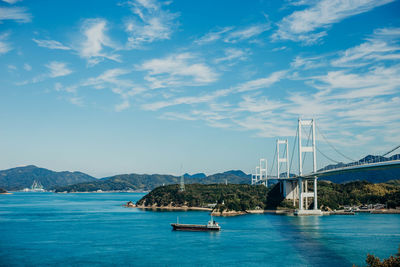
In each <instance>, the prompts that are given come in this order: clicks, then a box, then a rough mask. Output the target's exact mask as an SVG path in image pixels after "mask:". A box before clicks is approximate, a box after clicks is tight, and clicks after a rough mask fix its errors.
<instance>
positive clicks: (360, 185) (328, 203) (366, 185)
mask: <svg viewBox="0 0 400 267" xmlns="http://www.w3.org/2000/svg"><path fill="white" fill-rule="evenodd" d="M318 201H319V204H320V205H323V206H325V207H330V208H331V209H338V208H339V207H343V206H351V205H361V204H376V203H381V204H387V205H388V208H395V207H398V206H400V184H398V183H396V182H394V181H391V182H390V183H381V184H373V183H370V182H366V181H355V182H349V183H346V184H334V183H331V182H326V181H319V182H318Z"/></svg>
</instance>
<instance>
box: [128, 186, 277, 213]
mask: <svg viewBox="0 0 400 267" xmlns="http://www.w3.org/2000/svg"><path fill="white" fill-rule="evenodd" d="M278 189H279V188H278ZM270 191H273V190H271V189H268V188H266V187H265V186H263V185H258V186H251V185H244V184H228V185H225V184H209V185H203V184H189V185H187V186H186V187H185V191H183V192H181V191H180V190H179V185H168V186H161V187H157V188H155V189H154V190H153V191H151V192H150V193H148V194H147V195H146V196H144V197H143V198H142V199H140V200H139V201H138V202H137V203H136V204H137V205H139V206H140V205H144V206H153V205H155V206H158V207H163V206H168V205H171V206H175V207H181V206H183V205H186V206H189V207H207V205H208V204H217V206H216V207H217V209H219V210H235V211H245V210H249V209H255V208H256V207H259V208H266V207H267V206H268V195H269V194H270ZM270 206H271V205H270Z"/></svg>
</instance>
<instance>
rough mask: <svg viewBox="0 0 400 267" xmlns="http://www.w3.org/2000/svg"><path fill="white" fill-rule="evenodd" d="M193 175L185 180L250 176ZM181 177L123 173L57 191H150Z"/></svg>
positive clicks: (209, 181)
mask: <svg viewBox="0 0 400 267" xmlns="http://www.w3.org/2000/svg"><path fill="white" fill-rule="evenodd" d="M195 176H197V177H194V176H191V178H187V179H186V180H185V183H186V184H191V183H201V184H216V183H225V181H227V182H229V183H236V184H244V183H249V181H250V178H249V176H248V175H247V174H245V173H244V172H242V171H228V172H224V173H217V174H213V175H210V176H207V177H205V178H202V176H201V175H195ZM179 180H180V177H178V176H173V175H163V174H151V175H149V174H123V175H116V176H112V177H108V178H103V179H99V180H95V181H90V182H86V183H80V184H74V185H70V186H62V187H57V188H56V192H95V191H97V190H102V191H128V190H141V191H149V190H152V189H154V188H156V187H158V186H162V185H163V184H165V185H168V184H177V183H179Z"/></svg>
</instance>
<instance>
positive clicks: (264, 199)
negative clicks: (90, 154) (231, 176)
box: [137, 181, 400, 211]
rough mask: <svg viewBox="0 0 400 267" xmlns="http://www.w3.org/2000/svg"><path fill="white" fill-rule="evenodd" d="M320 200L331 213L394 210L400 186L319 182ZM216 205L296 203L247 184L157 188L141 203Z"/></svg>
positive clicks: (273, 189) (240, 206)
mask: <svg viewBox="0 0 400 267" xmlns="http://www.w3.org/2000/svg"><path fill="white" fill-rule="evenodd" d="M318 200H319V203H320V206H321V205H322V206H323V207H325V208H330V209H338V208H340V207H343V206H347V205H361V204H376V203H381V204H387V206H388V207H389V208H394V207H397V206H400V184H399V183H397V182H394V181H393V182H390V183H383V184H372V183H369V182H365V181H364V182H359V181H356V182H351V183H347V184H334V183H331V182H326V181H319V182H318ZM214 203H215V204H216V208H217V209H218V210H220V211H222V210H234V211H245V210H251V209H282V208H285V209H293V208H295V207H294V206H293V202H292V201H290V200H284V199H283V197H282V196H281V193H280V189H279V185H278V184H277V185H274V186H271V187H270V188H266V187H264V186H262V185H259V186H251V185H244V184H242V185H240V184H228V185H224V184H210V185H202V184H187V185H186V187H185V191H184V192H181V191H180V190H179V185H177V184H174V185H168V186H161V187H157V188H156V189H154V190H153V191H151V192H150V193H149V194H147V195H146V196H144V197H143V198H142V199H140V200H139V201H138V202H137V204H138V205H145V206H153V205H155V206H158V207H162V206H168V205H171V206H183V205H186V206H189V207H206V206H207V205H208V204H214ZM312 205H313V203H310V206H312Z"/></svg>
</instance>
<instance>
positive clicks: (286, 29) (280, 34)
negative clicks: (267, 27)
mask: <svg viewBox="0 0 400 267" xmlns="http://www.w3.org/2000/svg"><path fill="white" fill-rule="evenodd" d="M393 1H394V0H363V1H359V0H322V1H317V2H316V3H315V4H314V5H312V6H311V7H309V8H307V9H305V10H301V11H295V12H293V13H292V14H291V15H289V16H287V17H285V18H283V19H282V21H281V22H279V23H278V30H277V31H276V32H275V33H274V34H273V36H272V37H273V39H275V40H278V39H281V40H292V41H296V42H302V43H304V44H306V45H310V44H313V43H316V42H318V41H319V40H320V39H321V38H322V37H324V36H325V35H326V34H327V33H326V29H327V28H329V27H330V26H331V25H332V24H334V23H337V22H339V21H341V20H343V19H345V18H348V17H351V16H354V15H357V14H361V13H364V12H367V11H370V10H371V9H373V8H375V7H378V6H381V5H384V4H387V3H390V2H393Z"/></svg>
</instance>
